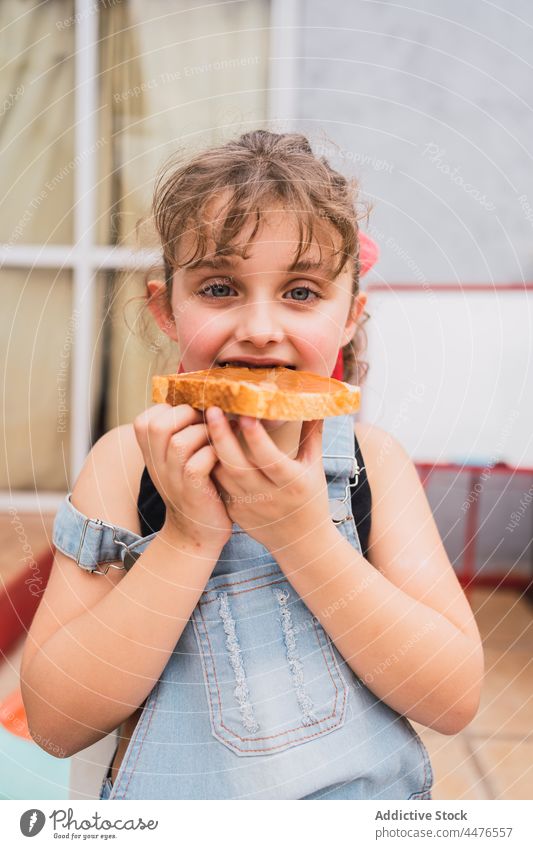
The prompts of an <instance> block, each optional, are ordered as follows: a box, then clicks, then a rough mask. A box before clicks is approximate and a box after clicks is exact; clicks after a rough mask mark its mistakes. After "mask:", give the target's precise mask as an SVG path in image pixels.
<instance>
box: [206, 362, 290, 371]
mask: <svg viewBox="0 0 533 849" xmlns="http://www.w3.org/2000/svg"><path fill="white" fill-rule="evenodd" d="M217 366H218V368H227V367H228V366H233V367H234V368H290V369H293V371H296V366H292V365H288V364H287V365H285V366H280V364H279V363H244V362H240V361H239V360H235V361H232V362H227V361H222V362H220V363H217Z"/></svg>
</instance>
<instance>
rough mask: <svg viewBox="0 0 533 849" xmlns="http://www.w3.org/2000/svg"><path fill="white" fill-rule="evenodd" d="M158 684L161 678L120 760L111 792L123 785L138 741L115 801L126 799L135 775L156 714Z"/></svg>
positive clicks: (158, 683) (149, 697)
mask: <svg viewBox="0 0 533 849" xmlns="http://www.w3.org/2000/svg"><path fill="white" fill-rule="evenodd" d="M160 683H161V678H159V680H158V682H157V684H156V685H155V687H154V688H153V689H152V691H151V693H150V695H149V696H148V699H147V701H146V704H145V706H144V708H143V710H142V713H141V716H140V717H139V721H138V723H137V725H136V726H135V729H134V731H133V734H132V735H131V738H130V741H129V744H128V748H127V749H126V752H125V753H124V758H123V760H122V763H121V764H120V768H119V771H118V774H117V777H116V779H115V782H114V784H113V787H112V788H111V791H113V790H115V788H118V787H120V785H124V775H125V773H126V772H127V770H128V763H129V761H131V759H132V752H133V746H134V741H135V740H137V739H140V746H139V748H138V750H137V757H136V758H135V762H134V764H133V766H132V767H131V771H130V776H129V778H128V782H127V784H126V786H125V787H124V786H122V787H121V788H120V789H121V791H122V795H120V790H116V792H115V796H114V798H115V799H125V798H126V793H127V792H128V788H129V786H130V784H131V780H132V778H133V776H134V775H135V768H136V766H137V763H138V761H139V758H140V756H141V750H142V747H143V745H144V742H145V740H146V737H147V734H148V730H149V728H150V725H151V724H152V720H153V718H154V716H155V713H156V710H157V703H158V701H159V692H160ZM154 690H155V698H154ZM150 701H151V702H152V704H150V708H148V706H149V703H150ZM148 709H149V710H150V717H149V719H148V720H146V719H145V716H146V713H147V711H148ZM143 721H144V729H142V728H141V726H142V724H143ZM143 731H144V734H142V732H143ZM141 734H142V737H141Z"/></svg>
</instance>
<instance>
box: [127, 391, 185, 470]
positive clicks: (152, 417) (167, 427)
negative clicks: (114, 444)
mask: <svg viewBox="0 0 533 849" xmlns="http://www.w3.org/2000/svg"><path fill="white" fill-rule="evenodd" d="M201 420H202V418H201V414H200V413H199V411H198V410H195V409H194V408H193V407H191V406H190V405H189V404H179V405H178V406H176V407H172V406H171V405H170V404H155V405H154V406H153V407H149V408H148V409H147V410H144V412H142V413H141V414H140V415H139V416H137V418H136V419H135V421H134V422H133V427H134V429H135V434H136V436H137V441H138V442H139V445H140V447H141V450H142V452H143V455H144V458H145V459H147V458H150V461H151V462H153V463H160V464H161V463H164V462H165V460H166V455H167V450H168V443H169V440H170V438H171V436H172V434H174V433H176V432H178V431H180V430H183V428H184V427H187V426H188V425H190V424H197V423H199V422H201Z"/></svg>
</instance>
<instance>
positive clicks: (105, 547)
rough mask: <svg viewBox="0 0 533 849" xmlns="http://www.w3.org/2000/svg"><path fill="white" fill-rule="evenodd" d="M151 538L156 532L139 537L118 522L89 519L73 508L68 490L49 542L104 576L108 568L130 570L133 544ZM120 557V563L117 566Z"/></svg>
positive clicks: (82, 566)
mask: <svg viewBox="0 0 533 849" xmlns="http://www.w3.org/2000/svg"><path fill="white" fill-rule="evenodd" d="M154 537H155V534H151V535H150V536H149V537H140V536H139V535H138V534H136V533H134V532H133V531H129V530H127V528H121V527H120V526H119V525H111V524H109V523H108V522H104V521H103V520H102V519H89V518H88V517H87V516H84V514H83V513H80V511H79V510H77V509H76V507H74V505H73V503H72V501H71V500H70V493H69V494H68V495H66V496H65V498H64V500H63V501H62V503H61V505H60V507H59V510H58V512H57V514H56V517H55V520H54V530H53V534H52V542H53V544H54V545H55V547H56V548H57V549H58V551H61V552H62V553H63V554H66V555H67V557H72V559H73V560H75V561H76V563H77V565H78V566H80V567H81V568H82V569H85V570H86V571H87V572H93V573H95V574H97V575H106V574H107V572H108V571H109V569H119V570H126V571H127V570H128V569H130V568H131V566H132V565H133V563H134V562H135V559H136V558H135V554H137V551H135V549H136V547H137V546H138V545H139V544H140V543H144V544H145V545H147V544H148V542H150V541H151V540H152V539H153V538H154ZM137 556H138V554H137ZM119 560H122V563H123V565H121V566H119V565H117V561H119Z"/></svg>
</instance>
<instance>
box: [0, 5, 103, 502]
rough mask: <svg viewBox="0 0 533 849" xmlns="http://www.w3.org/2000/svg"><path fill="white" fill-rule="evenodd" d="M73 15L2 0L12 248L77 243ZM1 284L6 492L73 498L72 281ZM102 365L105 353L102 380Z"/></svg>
mask: <svg viewBox="0 0 533 849" xmlns="http://www.w3.org/2000/svg"><path fill="white" fill-rule="evenodd" d="M73 15H74V4H73V2H72V0H54V2H50V3H42V2H38V0H33V2H24V0H2V5H1V18H2V26H1V27H0V62H1V66H2V75H1V76H0V91H1V96H0V113H1V118H0V151H1V157H2V168H1V169H0V197H1V198H2V203H1V204H0V241H1V242H3V243H7V244H8V245H12V246H20V245H24V244H42V245H46V244H70V243H71V242H72V239H73V230H72V214H71V211H72V205H73V180H74V172H75V167H76V166H75V162H74V139H73V121H74V56H73V50H74V27H73V26H72V21H73ZM0 286H1V287H2V312H1V314H0V315H1V317H0V356H1V358H2V359H1V361H2V363H3V369H2V372H3V373H2V377H3V381H2V395H3V404H4V416H3V420H4V446H3V447H4V448H5V451H3V452H2V460H1V461H0V487H2V488H3V489H8V490H14V489H15V490H18V489H22V490H33V489H47V490H65V489H66V488H67V476H68V466H69V436H70V368H71V359H72V350H73V341H74V336H75V325H76V317H75V316H73V315H72V290H71V273H70V271H68V270H57V271H56V270H42V269H37V268H28V269H21V268H9V267H6V266H4V267H3V268H2V269H1V271H0ZM97 358H98V348H97V346H96V347H95V369H96V373H98V371H99V369H98V365H97ZM95 388H96V387H95ZM93 398H95V394H94V390H93Z"/></svg>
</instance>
